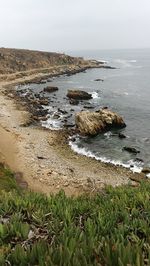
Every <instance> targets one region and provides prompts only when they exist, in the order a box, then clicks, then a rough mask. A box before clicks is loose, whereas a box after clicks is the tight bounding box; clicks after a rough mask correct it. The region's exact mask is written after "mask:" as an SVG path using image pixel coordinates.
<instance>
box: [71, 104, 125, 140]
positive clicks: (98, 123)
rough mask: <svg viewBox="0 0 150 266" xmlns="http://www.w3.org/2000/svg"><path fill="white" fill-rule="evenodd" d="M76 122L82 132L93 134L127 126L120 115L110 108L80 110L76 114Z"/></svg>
mask: <svg viewBox="0 0 150 266" xmlns="http://www.w3.org/2000/svg"><path fill="white" fill-rule="evenodd" d="M75 124H76V127H77V129H78V130H79V132H80V133H81V134H83V135H91V136H94V135H97V134H98V133H101V132H104V131H107V130H110V129H111V128H118V129H119V128H123V127H125V126H126V124H125V123H124V121H123V118H122V117H121V116H120V115H118V114H117V113H115V112H113V111H110V110H108V109H102V110H99V111H96V112H90V111H82V112H79V113H77V114H76V116H75Z"/></svg>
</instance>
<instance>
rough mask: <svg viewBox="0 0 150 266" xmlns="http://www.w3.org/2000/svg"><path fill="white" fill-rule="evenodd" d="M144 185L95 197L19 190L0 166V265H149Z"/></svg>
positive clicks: (148, 197) (148, 198)
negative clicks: (48, 194)
mask: <svg viewBox="0 0 150 266" xmlns="http://www.w3.org/2000/svg"><path fill="white" fill-rule="evenodd" d="M149 191H150V184H149V182H146V181H145V182H142V183H140V184H139V186H136V187H131V186H124V187H118V188H112V187H107V188H106V189H105V190H103V191H101V192H100V193H97V194H95V195H92V196H90V195H83V196H80V197H76V198H74V197H67V196H66V195H65V194H64V192H63V191H61V192H59V193H58V194H57V195H50V196H46V195H43V194H40V193H34V192H30V191H27V190H22V189H21V188H19V186H18V185H17V183H16V181H15V178H14V175H13V173H11V171H10V170H9V169H7V168H6V167H4V166H3V165H2V164H1V165H0V265H15V266H17V265H18V266H20V265H22V266H26V265H41V266H44V265H82V266H83V265H99V266H100V265H101V266H104V265H107V266H114V265H115V266H121V265H126V266H127V265H132V266H133V265H136V266H141V265H150V204H149V202H150V193H149Z"/></svg>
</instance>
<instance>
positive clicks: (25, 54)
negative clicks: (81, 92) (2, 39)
mask: <svg viewBox="0 0 150 266" xmlns="http://www.w3.org/2000/svg"><path fill="white" fill-rule="evenodd" d="M79 61H82V59H79V58H74V57H71V56H68V55H64V54H60V53H50V52H41V51H31V50H23V49H8V48H0V74H10V73H14V72H18V71H27V70H31V69H38V68H48V67H51V66H53V65H64V64H77V63H78V62H79Z"/></svg>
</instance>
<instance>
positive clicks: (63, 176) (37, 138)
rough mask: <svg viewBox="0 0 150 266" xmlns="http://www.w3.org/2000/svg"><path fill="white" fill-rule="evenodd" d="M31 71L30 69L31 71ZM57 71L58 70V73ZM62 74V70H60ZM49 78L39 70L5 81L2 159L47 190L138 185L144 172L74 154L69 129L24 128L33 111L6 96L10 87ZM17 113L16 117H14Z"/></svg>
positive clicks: (75, 192) (37, 188)
mask: <svg viewBox="0 0 150 266" xmlns="http://www.w3.org/2000/svg"><path fill="white" fill-rule="evenodd" d="M29 73H30V72H29ZM55 74H56V73H55ZM58 75H60V73H58ZM37 77H39V78H41V79H44V78H45V74H44V75H42V74H40V73H38V74H37V73H36V75H29V76H26V77H22V78H19V79H15V80H12V81H7V82H1V83H0V87H1V90H2V88H3V90H2V91H1V93H0V105H1V110H2V111H1V116H0V121H1V122H0V133H1V136H3V138H2V140H1V142H0V160H1V161H3V162H5V163H6V164H8V166H9V167H10V168H11V169H12V170H13V171H15V172H21V173H22V174H23V178H24V179H25V181H26V182H27V183H28V186H29V189H31V190H34V191H40V192H43V193H47V194H49V193H57V192H59V190H61V189H63V190H64V191H65V193H66V194H67V195H79V194H82V193H83V192H84V193H86V192H88V193H89V192H95V191H99V190H101V189H103V188H104V187H105V185H112V186H119V185H125V184H131V185H133V186H136V185H137V183H136V181H137V182H139V181H140V180H142V179H145V178H144V175H143V174H136V173H132V172H131V171H130V170H129V169H125V168H123V167H120V166H114V165H112V164H109V163H108V164H107V163H102V162H100V161H96V160H95V159H92V158H88V157H85V156H83V155H79V154H76V153H74V152H73V151H72V150H71V148H70V147H69V145H68V143H67V134H66V131H65V130H64V131H52V130H47V129H44V128H40V127H38V126H28V127H23V126H22V124H23V123H27V122H28V120H29V119H30V114H29V113H28V111H27V110H26V108H25V106H23V105H21V103H17V104H16V102H15V99H13V97H12V98H11V95H8V96H9V97H8V96H7V93H6V95H4V92H6V90H7V88H8V87H9V88H12V87H13V86H14V85H17V84H22V83H24V82H28V81H31V80H34V78H37ZM12 114H13V116H12Z"/></svg>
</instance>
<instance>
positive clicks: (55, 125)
mask: <svg viewBox="0 0 150 266" xmlns="http://www.w3.org/2000/svg"><path fill="white" fill-rule="evenodd" d="M41 123H42V127H45V128H49V129H51V130H60V129H62V128H61V125H60V121H58V120H55V119H52V118H48V119H47V120H46V121H42V122H41Z"/></svg>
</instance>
